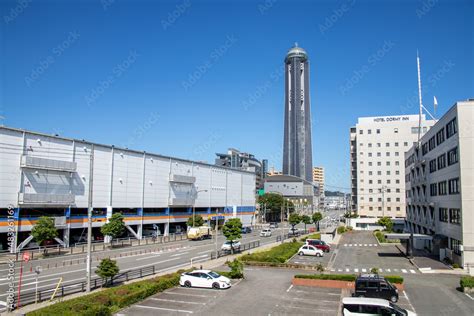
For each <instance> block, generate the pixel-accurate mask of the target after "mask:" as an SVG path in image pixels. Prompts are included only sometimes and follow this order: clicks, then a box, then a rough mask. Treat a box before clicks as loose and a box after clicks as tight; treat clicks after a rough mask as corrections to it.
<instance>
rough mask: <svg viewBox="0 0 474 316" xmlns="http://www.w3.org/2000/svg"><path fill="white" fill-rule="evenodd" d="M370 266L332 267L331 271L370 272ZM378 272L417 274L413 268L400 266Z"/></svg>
mask: <svg viewBox="0 0 474 316" xmlns="http://www.w3.org/2000/svg"><path fill="white" fill-rule="evenodd" d="M371 270H372V268H332V269H330V271H331V272H341V273H342V272H343V273H370V271H371ZM378 271H379V273H402V274H417V273H418V272H417V271H416V270H414V269H400V268H386V269H378Z"/></svg>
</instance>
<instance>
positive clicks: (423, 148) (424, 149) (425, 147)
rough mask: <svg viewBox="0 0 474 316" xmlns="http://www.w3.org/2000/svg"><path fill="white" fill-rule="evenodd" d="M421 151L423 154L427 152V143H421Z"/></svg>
mask: <svg viewBox="0 0 474 316" xmlns="http://www.w3.org/2000/svg"><path fill="white" fill-rule="evenodd" d="M421 153H422V154H423V156H424V155H426V154H427V153H428V143H424V144H423V145H421Z"/></svg>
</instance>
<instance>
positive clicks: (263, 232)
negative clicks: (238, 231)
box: [260, 228, 272, 237]
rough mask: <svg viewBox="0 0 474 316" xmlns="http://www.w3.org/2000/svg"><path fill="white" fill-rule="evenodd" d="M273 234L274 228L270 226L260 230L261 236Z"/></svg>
mask: <svg viewBox="0 0 474 316" xmlns="http://www.w3.org/2000/svg"><path fill="white" fill-rule="evenodd" d="M271 236H272V230H271V229H270V228H264V229H262V231H261V232H260V237H271Z"/></svg>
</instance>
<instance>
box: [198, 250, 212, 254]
mask: <svg viewBox="0 0 474 316" xmlns="http://www.w3.org/2000/svg"><path fill="white" fill-rule="evenodd" d="M214 251H215V250H206V251H201V252H198V253H197V254H198V255H200V254H203V253H209V252H214Z"/></svg>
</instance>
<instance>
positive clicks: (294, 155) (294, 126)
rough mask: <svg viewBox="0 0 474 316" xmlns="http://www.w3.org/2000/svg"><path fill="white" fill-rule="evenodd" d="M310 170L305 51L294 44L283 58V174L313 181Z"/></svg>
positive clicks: (310, 149) (311, 155)
mask: <svg viewBox="0 0 474 316" xmlns="http://www.w3.org/2000/svg"><path fill="white" fill-rule="evenodd" d="M312 169H313V150H312V145H311V107H310V103H309V62H308V55H307V54H306V51H305V50H304V49H302V48H301V47H298V44H296V43H295V46H294V47H293V48H292V49H290V50H289V51H288V53H287V54H286V58H285V135H284V140H283V174H288V175H293V176H297V177H300V178H303V179H305V180H307V181H310V182H312V181H313V176H312V172H313V171H312Z"/></svg>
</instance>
